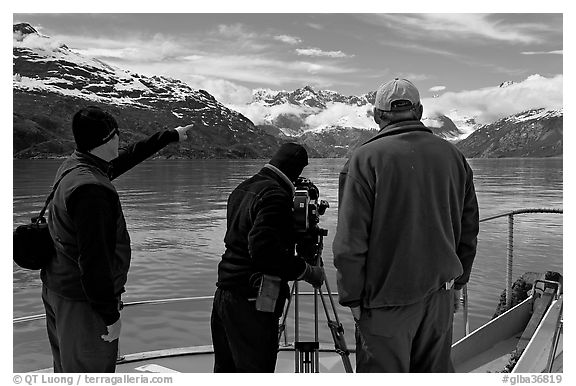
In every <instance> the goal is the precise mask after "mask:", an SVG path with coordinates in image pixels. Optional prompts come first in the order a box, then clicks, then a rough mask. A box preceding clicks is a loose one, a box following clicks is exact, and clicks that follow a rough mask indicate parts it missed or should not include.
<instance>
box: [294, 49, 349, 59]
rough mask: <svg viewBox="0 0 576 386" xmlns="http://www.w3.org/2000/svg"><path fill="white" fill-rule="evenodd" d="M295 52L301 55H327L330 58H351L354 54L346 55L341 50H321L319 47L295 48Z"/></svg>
mask: <svg viewBox="0 0 576 386" xmlns="http://www.w3.org/2000/svg"><path fill="white" fill-rule="evenodd" d="M295 51H296V53H297V54H298V55H303V56H328V57H331V58H351V57H353V56H354V55H347V54H345V53H344V52H342V51H323V50H321V49H319V48H297V49H296V50H295Z"/></svg>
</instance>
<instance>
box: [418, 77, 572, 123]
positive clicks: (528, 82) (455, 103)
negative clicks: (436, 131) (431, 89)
mask: <svg viewBox="0 0 576 386" xmlns="http://www.w3.org/2000/svg"><path fill="white" fill-rule="evenodd" d="M563 80H564V77H563V75H556V76H554V77H551V78H545V77H543V76H540V75H531V76H529V77H528V78H526V79H525V80H524V81H522V82H519V83H514V84H512V85H510V86H507V87H502V88H501V87H489V88H483V89H479V90H470V91H462V92H447V93H445V94H443V95H441V96H439V97H437V98H426V99H423V100H422V104H423V105H424V113H425V115H426V116H431V115H434V114H444V115H447V116H453V115H454V114H457V115H458V116H460V117H466V116H468V117H477V122H478V123H490V122H494V121H496V120H498V119H501V118H504V117H507V116H509V115H513V114H517V113H519V112H522V111H526V110H530V109H536V108H547V109H556V110H558V109H562V101H563V98H562V89H563Z"/></svg>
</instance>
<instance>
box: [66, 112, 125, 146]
mask: <svg viewBox="0 0 576 386" xmlns="http://www.w3.org/2000/svg"><path fill="white" fill-rule="evenodd" d="M72 133H73V134H74V141H76V148H77V149H78V150H80V151H84V152H87V151H90V150H92V149H94V148H96V147H98V146H100V145H103V144H105V143H106V142H108V141H110V140H111V139H112V138H113V137H114V134H119V131H118V123H116V119H114V117H113V116H112V115H111V114H110V113H107V112H106V111H104V110H102V109H101V108H99V107H96V106H88V107H85V108H83V109H81V110H80V111H78V112H77V113H76V114H74V118H72Z"/></svg>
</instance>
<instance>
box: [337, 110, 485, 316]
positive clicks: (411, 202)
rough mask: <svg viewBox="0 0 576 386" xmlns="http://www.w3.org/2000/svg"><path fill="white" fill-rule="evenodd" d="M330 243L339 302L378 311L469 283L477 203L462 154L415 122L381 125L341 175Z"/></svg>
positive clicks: (476, 229)
mask: <svg viewBox="0 0 576 386" xmlns="http://www.w3.org/2000/svg"><path fill="white" fill-rule="evenodd" d="M339 188H340V189H339V190H340V204H339V210H338V225H337V230H336V235H335V237H334V242H333V252H334V265H335V266H336V268H337V270H338V273H337V284H338V293H339V301H340V303H341V304H342V305H344V306H349V307H355V306H359V305H361V306H363V307H364V308H378V307H384V306H401V305H407V304H412V303H415V302H418V301H420V300H422V299H423V298H424V297H426V296H427V295H429V294H431V293H432V292H434V291H436V290H438V289H439V288H440V287H441V286H442V285H443V284H444V283H445V282H448V281H450V280H451V279H456V284H455V286H456V288H459V287H461V286H463V285H464V284H465V283H467V282H468V279H469V276H470V271H471V268H472V263H473V260H474V257H475V254H476V243H477V234H478V203H477V199H476V193H475V190H474V184H473V173H472V170H471V168H470V166H469V165H468V163H467V161H466V159H465V157H464V156H463V155H462V154H461V153H460V151H458V150H457V149H456V147H455V146H453V145H452V144H450V143H449V142H447V141H445V140H443V139H441V138H439V137H437V136H435V135H433V134H432V132H431V131H430V130H429V129H428V128H426V127H425V126H424V125H423V124H422V123H421V122H420V121H404V122H398V123H394V124H391V125H389V126H387V127H385V128H384V129H383V130H382V131H381V132H380V134H379V135H378V136H377V137H376V138H375V139H373V140H371V141H369V143H366V144H364V145H363V146H361V147H360V148H358V149H357V150H356V151H355V152H354V153H353V155H352V157H351V158H350V160H349V162H348V163H347V164H346V165H345V168H344V170H343V171H342V173H341V178H340V187H339Z"/></svg>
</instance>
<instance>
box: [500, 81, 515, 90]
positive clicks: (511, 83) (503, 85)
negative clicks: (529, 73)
mask: <svg viewBox="0 0 576 386" xmlns="http://www.w3.org/2000/svg"><path fill="white" fill-rule="evenodd" d="M513 84H515V83H514V82H513V81H511V80H507V81H506V82H502V83H500V86H499V87H500V88H504V87H508V86H512V85H513Z"/></svg>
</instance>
